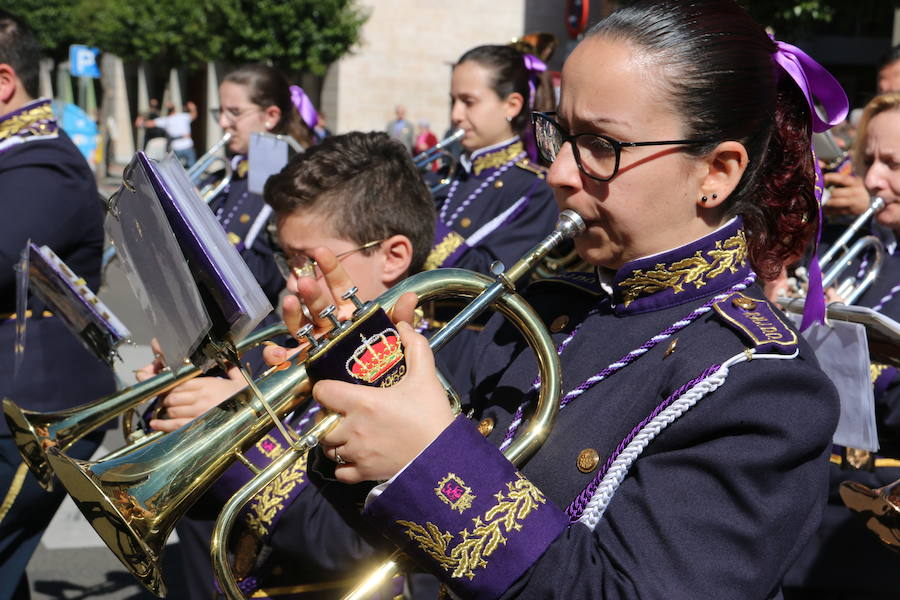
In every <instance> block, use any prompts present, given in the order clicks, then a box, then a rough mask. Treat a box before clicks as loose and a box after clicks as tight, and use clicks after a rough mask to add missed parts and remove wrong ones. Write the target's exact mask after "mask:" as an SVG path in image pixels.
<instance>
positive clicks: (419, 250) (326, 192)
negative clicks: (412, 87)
mask: <svg viewBox="0 0 900 600" xmlns="http://www.w3.org/2000/svg"><path fill="white" fill-rule="evenodd" d="M263 196H264V198H265V200H266V202H268V203H269V205H271V206H272V209H273V210H274V211H275V214H276V215H287V214H291V213H293V212H295V211H304V212H311V213H316V214H318V215H322V216H324V217H326V218H327V219H328V222H329V223H330V224H331V226H332V227H333V229H334V232H335V233H336V234H337V235H339V236H341V237H342V238H345V239H348V240H352V241H353V242H354V243H356V244H359V245H360V246H362V245H364V244H367V243H369V242H372V241H375V240H380V239H385V238H388V237H390V236H392V235H398V234H399V235H405V236H406V237H407V238H409V240H410V242H412V248H413V254H412V260H411V262H410V266H409V273H410V274H413V273H417V272H419V271H421V270H422V266H423V265H424V264H425V259H426V258H427V257H428V253H429V252H430V251H431V245H432V243H433V241H434V223H435V218H436V217H435V210H434V201H433V200H432V198H431V194H430V193H429V191H428V188H427V187H426V186H425V183H424V181H423V180H422V177H421V176H420V175H419V172H418V170H417V169H416V167H415V166H414V165H413V162H412V159H411V157H410V156H409V152H408V151H407V150H406V147H405V146H403V144H401V143H400V142H398V141H396V140H392V139H391V138H390V137H388V135H387V134H385V133H382V132H371V133H362V132H358V131H354V132H351V133H346V134H343V135H334V136H329V137H326V138H325V139H324V140H322V142H320V143H319V144H317V145H315V146H313V147H311V148H310V149H309V150H307V151H306V152H304V153H302V154H298V155H296V156H294V157H293V158H292V159H291V160H290V162H288V164H287V166H285V167H284V169H282V170H281V172H280V173H278V174H276V175H273V176H272V177H270V178H269V179H268V181H266V186H265V189H264V192H263ZM371 252H374V250H367V251H366V253H369V254H370V253H371Z"/></svg>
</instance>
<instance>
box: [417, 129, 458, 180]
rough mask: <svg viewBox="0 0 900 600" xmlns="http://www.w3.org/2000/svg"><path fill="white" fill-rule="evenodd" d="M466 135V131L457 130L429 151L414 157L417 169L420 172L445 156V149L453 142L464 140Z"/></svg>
mask: <svg viewBox="0 0 900 600" xmlns="http://www.w3.org/2000/svg"><path fill="white" fill-rule="evenodd" d="M464 135H466V132H465V131H464V130H462V129H457V130H456V131H454V132H453V133H451V134H450V135H448V136H447V137H445V138H444V139H442V140H441V141H439V142H438V143H437V144H435V145H434V146H432V147H431V148H429V149H428V150H424V151H422V152H420V153H419V154H417V155H416V156H414V157H413V164H415V165H416V168H417V169H420V170H421V169H424V168H426V167H428V165H430V164H431V163H432V162H434V161H436V160H437V159H439V158H440V157H441V156H442V155H443V154H444V148H446V147H447V146H449V145H450V144H452V143H453V142H455V141H457V140H460V139H462V137H463V136H464Z"/></svg>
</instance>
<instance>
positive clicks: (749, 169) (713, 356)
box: [267, 0, 846, 599]
mask: <svg viewBox="0 0 900 600" xmlns="http://www.w3.org/2000/svg"><path fill="white" fill-rule="evenodd" d="M788 61H789V62H791V63H793V64H800V65H801V67H800V69H801V70H803V71H806V70H808V69H810V68H811V67H812V66H813V63H812V61H811V59H809V58H808V57H806V56H805V55H803V54H802V53H801V52H800V51H799V50H797V49H795V48H793V47H791V46H787V45H784V44H780V43H776V42H774V41H773V40H771V39H770V38H769V37H768V36H767V35H766V33H765V31H764V30H763V29H762V27H761V26H759V25H758V24H757V23H755V22H754V21H753V20H752V19H751V18H750V17H749V16H748V15H747V13H746V12H745V11H744V10H743V9H741V8H740V7H739V6H738V5H737V4H736V3H735V2H733V1H731V0H696V1H689V2H681V1H679V2H676V1H674V0H668V1H661V2H639V3H637V4H635V5H632V6H630V7H628V8H625V9H622V10H620V11H618V12H616V13H614V14H613V15H612V16H610V17H609V18H607V19H606V20H605V21H603V22H601V23H600V24H598V25H597V27H595V28H594V29H593V30H592V31H591V32H590V33H589V34H588V35H587V36H586V38H585V39H584V40H583V41H582V42H581V43H580V44H579V46H578V47H577V48H576V49H575V50H574V52H573V53H572V55H571V56H570V57H569V58H568V60H567V62H566V64H565V66H564V69H563V76H562V81H563V84H562V90H561V96H560V104H559V112H558V113H557V114H538V115H535V117H534V119H535V128H536V134H537V142H538V147H539V149H540V151H541V153H542V155H543V156H544V157H545V159H546V160H548V161H550V162H551V163H552V165H551V167H550V170H549V173H548V182H549V183H550V185H551V186H552V187H553V189H554V192H555V195H556V201H557V204H558V206H559V207H560V208H567V209H574V210H575V211H577V212H578V213H579V214H580V215H581V216H582V217H583V218H584V220H585V221H586V223H587V231H586V233H585V234H583V235H582V236H581V237H579V238H577V239H576V246H577V249H578V252H579V254H580V256H581V257H582V258H583V259H584V260H586V261H588V262H590V263H592V264H593V265H596V267H597V274H596V276H595V277H593V276H592V277H589V278H587V279H585V278H583V277H578V278H565V277H564V278H561V279H559V280H549V281H542V282H539V283H537V284H535V285H534V286H533V287H532V289H531V291H530V292H529V298H530V300H531V302H532V303H533V305H534V306H535V307H536V309H537V310H538V312H539V313H540V314H541V315H542V317H543V318H544V320H545V323H546V324H547V326H548V328H549V329H550V331H551V332H553V335H554V339H555V341H556V343H557V344H558V345H559V347H558V350H559V353H560V358H561V362H562V368H563V382H564V385H565V390H564V395H563V398H562V399H561V406H563V410H561V412H560V414H559V417H558V419H557V422H556V425H555V427H554V428H553V430H552V431H551V433H550V435H549V437H548V439H547V442H546V443H545V445H544V446H543V447H542V448H541V450H540V451H539V452H538V453H537V454H536V455H535V456H534V457H533V458H532V459H531V460H530V461H529V462H527V463H526V464H525V465H524V466H523V467H522V469H521V471H519V470H517V469H516V468H515V467H514V466H513V465H512V464H511V463H510V462H509V461H508V460H507V459H506V458H505V457H504V456H503V455H502V454H501V452H500V450H498V446H499V448H500V449H502V448H505V447H506V445H507V444H508V443H509V441H510V440H511V439H514V438H515V436H516V435H517V433H518V432H519V430H520V429H521V428H522V427H523V425H522V423H523V422H524V421H527V420H528V418H529V414H530V413H529V406H530V401H531V400H533V398H534V394H533V383H534V374H535V369H534V361H533V359H532V358H531V356H530V354H527V353H523V346H522V344H521V343H520V342H519V341H518V338H517V336H515V335H512V333H511V331H510V328H509V327H508V326H505V325H503V324H502V322H500V321H492V322H491V323H489V325H488V327H487V328H486V329H485V331H484V332H483V333H482V334H481V336H480V338H481V339H480V340H479V342H480V343H479V346H478V347H475V348H472V349H471V352H470V354H471V356H473V357H474V358H475V361H474V363H475V367H474V369H473V373H472V379H471V381H472V382H473V386H472V387H471V389H468V390H465V392H466V394H465V398H464V404H465V406H464V413H465V412H466V411H469V410H471V414H472V416H473V418H474V419H475V422H474V423H472V422H470V421H468V420H466V419H464V418H462V417H454V416H453V414H452V413H451V411H450V408H449V407H448V406H447V401H446V397H445V395H444V393H443V391H442V389H441V386H440V385H439V384H438V383H437V380H436V378H435V375H434V367H433V359H432V356H431V353H430V351H429V350H428V346H427V343H426V341H425V339H424V338H422V337H421V336H418V335H417V334H416V333H414V332H413V330H412V328H411V327H410V326H408V325H406V324H405V323H400V324H399V325H398V329H399V330H400V332H401V337H402V341H403V343H404V347H405V352H406V361H407V367H408V371H407V375H406V376H405V378H404V379H403V380H402V381H400V382H399V383H398V384H396V385H394V386H393V387H391V388H387V389H377V388H369V387H363V386H353V385H348V384H343V383H340V382H335V381H320V382H318V383H317V384H316V386H315V388H314V390H313V393H314V396H315V397H316V399H317V400H318V401H319V402H320V403H321V404H322V405H323V406H324V407H325V408H326V409H328V410H330V411H335V412H338V413H340V414H341V415H343V420H342V421H341V422H340V424H339V425H338V426H337V427H336V428H335V429H334V430H333V431H332V432H331V433H330V434H328V435H327V436H326V437H325V438H324V440H323V441H322V443H323V447H324V453H322V454H320V455H319V457H318V459H319V460H318V463H317V464H316V466H315V468H314V469H312V473H313V474H314V475H315V477H316V480H317V481H318V483H319V484H320V485H321V484H326V483H329V482H331V481H333V480H336V481H338V482H342V483H347V484H353V483H359V482H363V481H376V482H382V483H380V484H379V485H377V486H376V487H374V488H373V489H372V490H371V491H370V492H369V494H368V496H367V497H366V500H365V506H364V509H363V510H362V513H361V516H359V517H358V518H359V523H360V527H365V528H370V527H371V528H375V529H377V530H379V531H380V532H381V533H382V534H383V535H385V536H386V537H387V538H389V539H390V540H391V541H393V542H395V543H397V544H399V545H401V546H402V547H403V549H404V551H406V552H407V553H408V554H409V555H410V556H411V557H413V559H414V560H416V561H417V562H418V564H420V565H421V566H423V567H424V568H426V569H428V570H430V571H431V572H433V573H434V574H436V575H437V576H438V577H439V578H440V579H441V580H442V581H443V583H444V584H445V585H446V586H447V587H449V588H450V590H452V591H453V592H454V593H455V594H457V595H459V596H460V597H474V598H495V597H500V596H503V597H533V598H548V597H566V598H626V597H627V598H637V597H642V598H716V597H726V596H727V597H730V598H735V597H743V598H754V599H756V598H774V597H777V596H778V595H779V593H780V581H781V578H782V576H783V574H784V572H785V570H786V568H787V565H789V564H790V562H791V560H792V559H793V558H795V557H796V555H797V553H798V552H799V550H800V549H801V548H802V545H803V542H804V541H805V540H806V539H808V537H809V536H810V535H811V534H812V533H813V531H814V530H815V528H816V526H817V525H818V522H819V519H820V516H821V507H822V505H823V503H824V489H825V481H826V477H827V472H826V453H827V451H828V450H829V449H830V440H831V434H832V431H833V430H834V427H835V423H836V420H837V398H836V394H835V392H834V389H833V387H832V385H831V383H830V382H829V381H828V379H827V378H826V377H825V376H824V375H823V374H822V373H821V371H820V370H819V369H818V367H817V365H816V361H815V358H814V357H813V355H812V353H811V351H810V349H809V348H808V347H807V346H806V345H805V343H804V342H803V340H802V338H800V337H799V336H798V335H797V333H796V332H795V331H794V330H793V329H792V328H791V326H790V325H789V324H787V323H786V322H785V321H784V320H783V317H781V316H780V315H779V313H778V312H777V311H776V310H774V309H773V308H772V306H771V305H770V304H769V303H768V302H767V301H766V300H765V297H764V295H763V294H762V291H761V289H760V288H759V287H758V286H757V284H756V281H757V279H762V278H767V277H772V276H774V274H775V273H777V271H778V267H779V266H780V257H781V256H782V255H786V254H789V253H791V252H795V251H797V250H798V249H800V248H803V247H804V245H805V244H807V243H808V241H809V239H810V236H811V234H812V233H813V231H814V227H815V222H816V218H817V212H818V211H817V206H816V199H815V196H814V182H815V176H814V169H813V162H812V160H813V159H812V155H811V152H810V133H811V128H812V125H813V123H815V126H816V128H817V129H822V128H824V127H827V126H826V125H824V124H822V123H821V122H819V121H813V119H815V118H816V117H815V116H814V115H813V114H812V113H811V110H810V104H809V102H808V101H807V99H806V98H805V97H804V95H803V93H802V92H801V89H800V88H799V87H798V85H797V83H795V80H794V79H793V78H792V77H791V76H790V75H789V74H788V73H787V72H786V71H783V70H782V69H781V68H780V67H779V65H781V64H784V63H785V62H788ZM816 66H817V65H816ZM794 72H795V73H796V72H797V70H796V69H794ZM820 77H821V75H820ZM836 91H837V92H839V93H838V95H840V96H843V94H842V92H840V91H839V87H838V86H837V83H836V82H834V81H833V80H832V79H830V78H826V79H825V81H824V82H823V81H816V85H815V86H814V89H813V92H814V93H816V95H823V96H830V97H834V96H835V92H836ZM823 92H824V93H823ZM829 108H830V109H831V110H830V112H832V111H834V109H835V108H837V109H841V108H843V109H844V110H845V109H846V107H845V106H843V107H841V106H840V103H838V106H837V107H835V106H833V105H832V106H829ZM838 112H840V110H838ZM785 165H790V166H791V167H790V169H786V168H785ZM336 268H339V267H337V266H336ZM408 308H409V307H408V306H406V308H404V307H403V306H399V305H398V306H397V307H396V308H395V310H394V315H395V316H403V315H404V313H406V316H408V315H409V312H408ZM267 352H268V353H269V358H270V359H280V358H281V355H279V352H278V350H277V349H268V350H267ZM476 424H477V427H476ZM485 438H486V439H485ZM329 463H331V468H330V469H329V468H328V465H329ZM329 471H333V475H332V474H331V473H329ZM323 489H326V490H328V491H329V496H330V497H331V498H332V499H333V500H334V502H335V503H336V504H338V505H339V506H341V508H342V510H344V511H346V514H348V515H351V514H354V513H355V514H356V515H359V514H360V511H359V509H358V507H357V506H356V505H355V504H353V503H352V502H348V503H347V504H342V503H341V500H340V494H338V493H337V490H336V485H335V484H334V483H330V484H329V485H327V487H325V488H323ZM348 496H349V494H348ZM355 499H356V498H354V500H355ZM298 535H301V532H299V531H298Z"/></svg>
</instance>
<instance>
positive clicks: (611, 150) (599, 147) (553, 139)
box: [531, 112, 712, 181]
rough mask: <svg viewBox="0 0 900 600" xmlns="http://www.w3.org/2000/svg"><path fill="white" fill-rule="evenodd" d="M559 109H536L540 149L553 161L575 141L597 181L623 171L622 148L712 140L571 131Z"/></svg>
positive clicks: (581, 163) (578, 159)
mask: <svg viewBox="0 0 900 600" xmlns="http://www.w3.org/2000/svg"><path fill="white" fill-rule="evenodd" d="M555 116H556V113H555V112H533V113H531V122H532V124H533V125H534V138H535V141H536V142H537V149H538V152H539V153H540V155H541V158H543V159H544V160H545V161H547V162H548V163H552V162H553V161H555V160H556V157H557V156H558V155H559V151H560V150H561V149H562V147H563V144H565V143H566V142H569V143H570V144H572V153H573V154H574V155H575V163H576V164H577V165H578V168H579V169H581V172H582V173H584V174H585V175H587V176H588V177H590V178H591V179H594V180H596V181H609V180H610V179H612V178H613V177H615V176H616V174H617V173H618V172H619V160H620V158H621V156H622V148H636V147H639V146H669V145H693V144H708V143H710V142H711V141H712V140H665V141H659V142H620V141H619V140H617V139H614V138H611V137H609V136H608V135H600V134H597V133H576V134H571V133H569V132H568V131H566V130H565V129H564V128H563V126H562V125H560V124H559V123H558V122H557V121H556V119H555V118H554V117H555Z"/></svg>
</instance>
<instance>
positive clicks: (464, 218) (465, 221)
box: [459, 217, 472, 227]
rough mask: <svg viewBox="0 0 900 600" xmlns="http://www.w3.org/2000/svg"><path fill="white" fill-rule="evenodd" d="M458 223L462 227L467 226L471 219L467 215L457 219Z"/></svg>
mask: <svg viewBox="0 0 900 600" xmlns="http://www.w3.org/2000/svg"><path fill="white" fill-rule="evenodd" d="M459 224H460V225H461V226H462V227H468V226H469V225H471V224H472V219H470V218H469V217H463V218H462V219H461V220H460V221H459Z"/></svg>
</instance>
